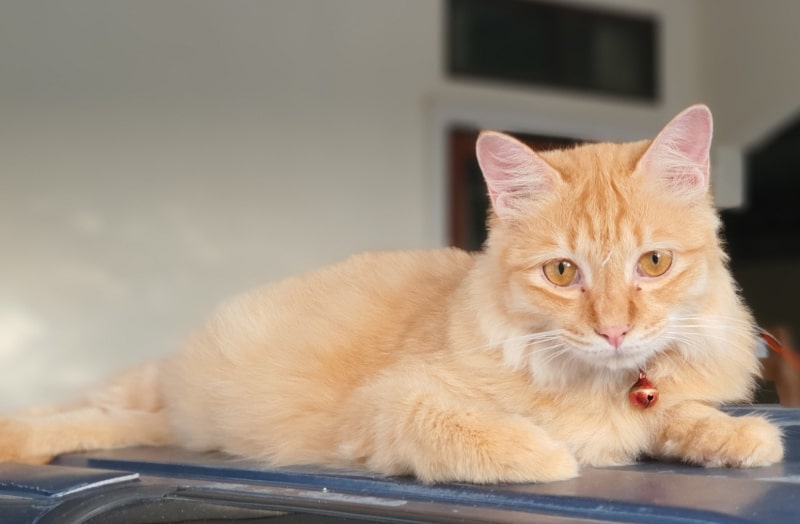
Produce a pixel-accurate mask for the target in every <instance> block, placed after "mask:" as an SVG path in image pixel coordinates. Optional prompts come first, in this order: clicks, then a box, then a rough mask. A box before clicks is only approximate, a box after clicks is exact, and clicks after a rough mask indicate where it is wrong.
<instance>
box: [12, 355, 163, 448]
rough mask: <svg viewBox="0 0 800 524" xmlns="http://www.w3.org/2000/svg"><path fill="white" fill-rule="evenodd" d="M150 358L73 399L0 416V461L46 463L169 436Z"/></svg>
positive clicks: (158, 364)
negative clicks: (61, 403) (55, 459)
mask: <svg viewBox="0 0 800 524" xmlns="http://www.w3.org/2000/svg"><path fill="white" fill-rule="evenodd" d="M160 370H161V362H151V363H147V364H144V365H142V366H140V367H138V368H135V369H133V370H131V371H129V372H127V373H124V374H122V375H119V376H117V377H115V378H114V379H112V380H111V381H110V382H108V383H107V384H106V385H105V386H103V387H101V388H98V389H96V390H93V391H90V392H89V393H88V394H86V395H85V396H84V397H82V398H79V399H78V400H76V401H74V402H71V403H68V404H63V405H55V406H46V407H39V408H34V409H31V410H28V411H26V412H23V413H19V414H16V415H12V416H8V417H0V462H27V463H45V462H49V461H50V460H51V459H52V458H53V457H54V456H56V455H60V454H62V453H69V452H73V451H86V450H92V449H110V448H120V447H126V446H135V445H156V446H158V445H165V444H169V443H170V442H171V441H172V435H171V431H170V425H169V420H168V418H167V416H166V412H165V410H164V405H163V399H162V396H161V387H160V380H159V373H160Z"/></svg>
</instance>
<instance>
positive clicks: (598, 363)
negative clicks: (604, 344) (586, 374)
mask: <svg viewBox="0 0 800 524" xmlns="http://www.w3.org/2000/svg"><path fill="white" fill-rule="evenodd" d="M655 353H656V351H655V350H654V349H652V348H650V347H642V346H638V347H631V348H623V349H619V350H616V349H607V348H602V349H596V348H595V349H589V350H585V349H576V350H575V351H574V352H573V355H575V356H576V357H577V358H578V359H580V360H581V361H582V362H583V363H585V364H587V365H589V366H591V367H593V368H598V369H603V370H610V371H628V370H638V369H643V368H644V367H645V366H646V364H647V361H648V359H650V357H652V356H653V355H654V354H655Z"/></svg>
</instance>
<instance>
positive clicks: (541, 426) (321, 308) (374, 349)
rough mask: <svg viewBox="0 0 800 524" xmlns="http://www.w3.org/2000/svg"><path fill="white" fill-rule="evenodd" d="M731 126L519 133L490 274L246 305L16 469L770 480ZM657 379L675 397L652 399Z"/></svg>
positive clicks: (58, 419) (392, 270)
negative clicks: (677, 468) (228, 456)
mask: <svg viewBox="0 0 800 524" xmlns="http://www.w3.org/2000/svg"><path fill="white" fill-rule="evenodd" d="M709 141H710V114H708V111H707V109H706V108H704V107H703V106H695V107H693V108H690V109H688V110H687V111H685V112H684V113H682V114H681V115H679V116H678V117H676V119H675V120H673V122H671V123H670V124H669V125H668V126H667V128H665V130H664V131H662V133H661V134H660V135H659V137H657V138H656V139H655V140H654V141H652V142H650V141H644V142H637V143H630V144H593V145H587V146H581V147H579V148H576V149H573V150H566V151H554V152H549V153H543V154H541V156H537V155H535V154H533V153H532V152H530V151H529V150H527V148H525V147H524V146H522V145H521V144H519V143H517V142H516V141H514V140H513V139H510V138H509V137H506V136H504V135H500V134H497V133H488V134H484V135H483V136H482V137H481V139H480V140H479V145H478V156H479V160H480V162H481V166H482V168H483V170H484V173H485V176H486V179H487V183H488V185H489V191H490V195H491V197H492V203H493V208H494V212H495V214H494V216H493V218H492V227H491V232H490V238H489V241H488V244H487V247H486V249H485V250H484V251H483V252H481V253H479V254H467V253H464V252H462V251H458V250H439V251H420V252H395V253H370V254H364V255H359V256H356V257H352V258H351V259H349V260H347V261H345V262H342V263H340V264H338V265H335V266H332V267H329V268H326V269H323V270H320V271H317V272H314V273H311V274H308V275H305V276H301V277H295V278H291V279H287V280H285V281H283V282H281V283H278V284H276V285H273V286H268V287H265V288H263V289H259V290H255V291H251V292H249V293H245V294H243V295H241V296H239V297H237V298H234V299H233V300H231V301H230V302H228V303H226V304H223V305H222V306H221V307H220V308H219V309H218V311H217V312H216V313H215V314H214V315H213V316H212V317H211V319H210V320H209V321H208V322H207V323H206V325H205V326H204V327H203V328H202V329H201V330H200V331H198V332H197V333H196V334H194V335H193V336H192V337H191V338H190V340H189V341H188V343H187V345H186V347H185V348H184V349H183V351H181V352H180V353H178V354H177V355H175V356H173V357H170V358H168V359H165V360H163V361H160V362H157V363H151V364H148V365H145V366H143V367H142V368H140V369H138V370H134V371H132V372H130V373H129V374H127V375H124V376H122V377H120V378H118V379H117V380H115V381H112V383H111V384H110V385H109V386H108V387H106V388H104V389H100V390H97V391H96V392H94V393H92V394H90V395H89V396H88V397H87V398H86V399H84V400H83V401H82V402H80V403H77V404H75V405H72V406H68V407H66V408H57V409H54V410H53V411H52V412H50V411H47V410H45V411H40V412H38V413H33V414H26V415H18V416H15V417H9V418H6V419H0V459H4V460H28V461H32V460H37V459H39V460H41V459H45V458H47V457H49V456H51V455H54V454H58V453H62V452H66V451H72V450H79V449H92V448H97V447H118V446H124V445H133V444H156V445H160V444H168V443H175V444H179V445H182V446H186V447H189V448H192V449H198V450H210V449H222V450H225V451H228V452H230V453H232V454H234V455H239V456H245V457H250V458H255V459H260V460H263V461H264V463H265V464H271V465H287V464H303V463H305V464H309V463H311V464H323V465H335V466H345V467H365V468H368V469H371V470H375V471H378V472H381V473H385V474H414V475H416V476H418V477H419V478H420V479H422V480H424V481H448V480H465V481H473V482H496V481H529V480H542V481H544V480H556V479H563V478H569V477H572V476H575V475H576V474H577V473H578V467H579V465H617V464H625V463H629V462H631V461H634V460H636V459H637V458H638V457H640V456H642V455H650V456H655V457H661V458H667V459H677V460H684V461H688V462H692V463H696V464H704V465H712V466H718V465H728V466H730V465H735V466H738V465H741V466H758V465H765V464H769V463H772V462H775V461H777V460H780V458H781V456H782V452H783V450H782V445H781V440H780V433H779V431H778V430H777V429H776V428H775V427H773V426H772V425H770V424H769V423H768V422H766V421H764V420H763V419H760V418H757V417H742V418H731V417H729V416H727V415H725V414H723V413H721V412H719V411H718V410H717V409H716V408H715V406H717V405H719V404H721V403H725V402H735V401H741V400H746V399H747V398H748V395H750V393H751V390H752V387H753V378H754V376H755V374H756V373H757V372H758V361H757V359H756V356H755V353H754V346H755V340H754V326H753V321H752V318H751V316H750V314H749V313H748V311H747V310H746V309H745V308H744V306H743V305H742V304H741V302H740V300H739V298H738V296H737V294H736V290H735V286H734V284H733V281H732V279H731V277H730V274H729V273H728V271H727V269H726V266H725V260H726V259H725V255H724V253H723V251H722V250H721V248H720V246H719V242H718V240H717V236H716V235H717V228H718V219H717V217H716V214H715V212H714V210H713V208H712V207H711V204H710V198H709V196H708V191H707V187H708V180H707V176H708V171H707V167H708V160H707V154H708V143H709ZM641 371H646V374H647V378H648V380H649V381H650V382H652V384H653V385H654V386H655V387H656V388H657V389H658V393H659V398H658V400H657V402H655V403H654V404H653V405H652V406H650V407H647V408H643V407H641V406H637V405H635V404H634V403H632V402H631V401H630V400H629V397H628V390H629V389H630V388H631V386H632V385H633V384H634V383H635V382H636V381H637V378H638V377H639V374H640V372H641Z"/></svg>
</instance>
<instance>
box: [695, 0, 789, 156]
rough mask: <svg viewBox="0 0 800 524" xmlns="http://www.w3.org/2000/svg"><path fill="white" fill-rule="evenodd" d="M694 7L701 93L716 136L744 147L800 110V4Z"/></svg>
mask: <svg viewBox="0 0 800 524" xmlns="http://www.w3.org/2000/svg"><path fill="white" fill-rule="evenodd" d="M697 9H698V20H699V22H700V26H701V28H702V30H701V31H700V33H699V43H700V47H699V48H698V52H699V57H698V61H699V63H700V64H701V71H702V75H701V76H700V82H701V85H700V88H701V93H702V94H703V96H704V98H705V99H707V100H708V101H709V103H710V104H711V105H712V109H714V110H715V111H716V113H717V118H716V124H717V125H716V135H717V137H718V138H719V139H720V140H722V141H725V142H727V143H731V144H736V145H738V146H740V147H742V148H745V149H746V148H747V147H749V146H752V145H755V144H758V143H759V142H761V141H762V140H764V139H766V138H767V137H768V136H769V135H770V134H771V133H773V132H775V131H777V130H778V128H779V127H780V126H782V125H783V124H787V123H789V121H791V120H792V119H794V118H796V117H797V116H798V114H800V53H798V49H799V48H798V30H797V23H798V20H800V2H797V1H795V0H765V1H762V2H753V1H752V0H701V1H698V2H697Z"/></svg>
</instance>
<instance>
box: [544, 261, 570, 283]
mask: <svg viewBox="0 0 800 524" xmlns="http://www.w3.org/2000/svg"><path fill="white" fill-rule="evenodd" d="M543 269H544V276H545V277H546V278H547V280H549V281H550V282H552V283H553V284H555V285H557V286H561V287H565V286H569V285H572V284H574V283H575V282H577V280H578V278H579V273H578V266H576V265H575V264H573V263H572V262H570V261H569V260H551V261H550V262H548V263H546V264H545V265H544V267H543Z"/></svg>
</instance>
